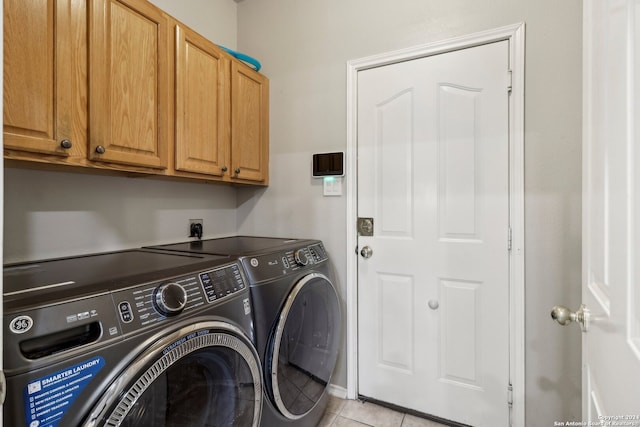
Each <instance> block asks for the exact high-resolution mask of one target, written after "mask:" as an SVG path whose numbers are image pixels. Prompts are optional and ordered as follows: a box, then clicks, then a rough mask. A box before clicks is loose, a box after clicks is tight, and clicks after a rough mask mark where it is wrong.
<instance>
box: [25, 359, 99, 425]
mask: <svg viewBox="0 0 640 427" xmlns="http://www.w3.org/2000/svg"><path fill="white" fill-rule="evenodd" d="M104 364H105V362H104V359H103V358H102V357H99V356H98V357H94V358H93V359H88V360H85V361H84V362H81V363H78V364H77V365H73V366H69V367H67V368H65V369H63V370H61V371H58V372H54V373H53V374H49V375H47V376H44V377H41V378H38V379H37V380H35V381H32V382H30V383H29V384H27V386H26V387H25V388H24V391H23V399H24V410H25V419H26V420H27V424H26V427H56V426H57V425H58V423H59V422H60V420H62V417H64V414H65V413H66V412H67V411H68V410H69V408H70V407H71V404H72V403H73V401H74V400H75V399H76V398H77V397H78V395H79V394H80V393H81V392H82V390H83V389H84V388H85V386H86V385H87V384H89V382H91V380H92V379H93V378H94V377H95V376H96V374H97V373H98V372H99V371H100V369H102V368H103V367H104Z"/></svg>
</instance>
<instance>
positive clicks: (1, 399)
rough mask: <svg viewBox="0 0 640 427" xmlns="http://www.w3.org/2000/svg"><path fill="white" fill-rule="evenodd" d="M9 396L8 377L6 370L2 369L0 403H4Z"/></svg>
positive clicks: (0, 372) (0, 375)
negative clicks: (5, 373)
mask: <svg viewBox="0 0 640 427" xmlns="http://www.w3.org/2000/svg"><path fill="white" fill-rule="evenodd" d="M6 397H7V378H6V377H5V376H4V371H0V405H4V399H5V398H6Z"/></svg>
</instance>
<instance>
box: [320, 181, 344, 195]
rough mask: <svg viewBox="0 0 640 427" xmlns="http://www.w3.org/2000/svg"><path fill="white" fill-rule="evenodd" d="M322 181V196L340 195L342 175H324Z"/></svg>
mask: <svg viewBox="0 0 640 427" xmlns="http://www.w3.org/2000/svg"><path fill="white" fill-rule="evenodd" d="M323 181H324V182H323V195H324V196H342V177H339V176H325V177H324V180H323Z"/></svg>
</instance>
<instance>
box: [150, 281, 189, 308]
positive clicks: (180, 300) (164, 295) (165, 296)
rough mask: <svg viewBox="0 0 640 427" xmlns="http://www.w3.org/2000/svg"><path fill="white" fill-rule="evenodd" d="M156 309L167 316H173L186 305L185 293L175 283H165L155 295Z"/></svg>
mask: <svg viewBox="0 0 640 427" xmlns="http://www.w3.org/2000/svg"><path fill="white" fill-rule="evenodd" d="M155 303H156V306H157V307H158V309H159V310H160V311H161V312H162V313H163V314H165V315H167V316H174V315H176V314H178V313H180V312H181V311H182V310H184V307H185V306H186V305H187V291H186V290H185V289H184V288H183V287H182V286H180V285H178V284H177V283H165V284H164V285H162V286H160V287H159V288H158V289H157V290H156V293H155Z"/></svg>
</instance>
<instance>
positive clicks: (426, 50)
mask: <svg viewBox="0 0 640 427" xmlns="http://www.w3.org/2000/svg"><path fill="white" fill-rule="evenodd" d="M503 40H507V41H509V64H510V68H511V73H510V76H509V74H507V76H506V78H508V79H510V84H511V96H510V98H509V171H510V173H509V218H510V222H511V251H510V253H509V294H510V295H509V313H510V314H509V318H510V319H509V322H510V327H509V330H510V332H509V364H510V369H509V376H510V384H511V386H512V393H510V394H511V404H512V413H511V425H514V426H524V425H525V423H524V422H525V399H524V397H525V263H524V260H525V253H524V248H525V245H524V242H525V240H524V70H525V68H524V50H525V24H524V23H517V24H513V25H508V26H505V27H500V28H496V29H492V30H487V31H482V32H478V33H474V34H470V35H465V36H460V37H455V38H451V39H447V40H443V41H438V42H434V43H428V44H424V45H420V46H415V47H410V48H406V49H401V50H397V51H393V52H387V53H382V54H379V55H373V56H369V57H365V58H361V59H355V60H351V61H349V62H347V151H346V156H347V159H346V162H345V163H346V172H347V176H348V177H349V179H347V182H346V186H347V187H346V203H347V208H346V214H347V218H346V220H347V230H346V231H347V236H346V247H347V254H346V256H347V301H346V304H347V310H346V311H347V316H346V317H347V319H346V320H347V354H346V359H347V390H346V396H347V398H349V399H356V398H357V397H358V255H357V247H358V235H357V229H356V218H357V216H358V179H357V171H358V162H357V157H358V156H357V155H358V139H357V138H358V132H357V125H358V122H357V120H358V108H357V105H358V103H357V99H358V72H359V71H363V70H366V69H369V68H375V67H379V66H383V65H390V64H394V63H397V62H402V61H408V60H413V59H419V58H424V57H427V56H431V55H437V54H441V53H446V52H451V51H455V50H459V49H465V48H469V47H474V46H479V45H483V44H487V43H493V42H498V41H503ZM354 249H355V251H354Z"/></svg>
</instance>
